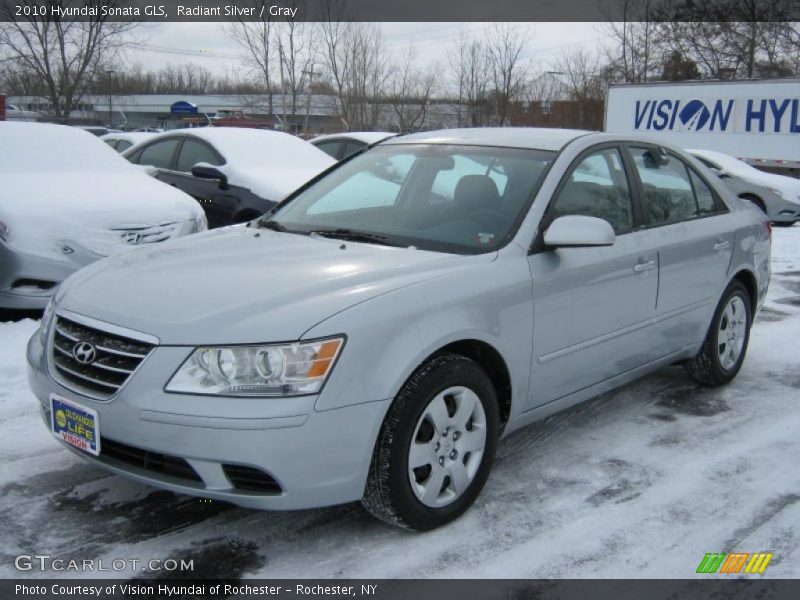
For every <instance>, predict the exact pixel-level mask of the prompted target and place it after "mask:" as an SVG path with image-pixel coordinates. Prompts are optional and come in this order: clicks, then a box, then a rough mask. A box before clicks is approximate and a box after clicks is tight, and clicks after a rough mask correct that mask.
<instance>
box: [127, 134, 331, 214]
mask: <svg viewBox="0 0 800 600" xmlns="http://www.w3.org/2000/svg"><path fill="white" fill-rule="evenodd" d="M123 156H124V157H125V158H127V159H128V160H129V161H131V162H132V163H135V164H138V165H150V166H152V167H155V169H156V175H155V177H156V178H157V179H159V180H161V181H163V182H165V183H168V184H170V185H173V186H175V187H177V188H179V189H181V190H183V191H184V192H186V193H187V194H189V195H190V196H192V197H194V198H195V199H196V200H197V201H198V202H200V205H201V206H202V207H203V210H205V212H206V216H207V218H208V226H209V228H213V227H222V226H225V225H231V224H234V223H243V222H245V221H249V220H251V219H254V218H256V217H258V216H259V215H262V214H263V213H265V212H266V211H268V210H269V209H270V208H272V207H273V206H275V204H277V203H278V202H280V201H281V200H283V199H284V198H285V197H286V196H287V195H289V193H291V192H293V191H294V190H295V189H297V188H298V187H300V186H301V185H302V184H304V183H305V182H306V181H308V180H309V179H311V178H312V177H314V176H316V175H317V174H318V173H320V172H322V171H323V170H325V169H326V168H328V167H329V166H331V165H332V164H334V160H333V159H331V158H330V157H329V156H327V155H326V154H325V153H324V152H322V151H320V150H317V149H316V148H315V147H314V146H312V145H311V144H309V143H308V142H304V141H303V140H301V139H299V138H296V137H294V136H291V135H288V134H285V133H280V132H276V131H266V130H259V129H239V128H235V127H204V128H199V129H189V130H181V131H171V132H166V133H163V134H159V135H156V136H153V137H152V138H150V139H148V140H147V141H146V142H143V143H141V144H138V145H136V146H134V147H133V148H130V149H129V150H127V151H126V152H125V153H124V154H123Z"/></svg>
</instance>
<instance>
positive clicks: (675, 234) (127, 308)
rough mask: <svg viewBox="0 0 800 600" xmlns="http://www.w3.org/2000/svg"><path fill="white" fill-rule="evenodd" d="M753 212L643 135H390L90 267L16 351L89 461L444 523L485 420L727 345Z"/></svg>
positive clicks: (181, 486)
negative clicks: (221, 213) (272, 195)
mask: <svg viewBox="0 0 800 600" xmlns="http://www.w3.org/2000/svg"><path fill="white" fill-rule="evenodd" d="M769 257H770V231H769V226H768V223H767V221H766V217H765V216H764V215H763V214H762V213H761V212H760V211H758V210H757V209H755V208H754V207H753V206H751V205H750V204H749V203H746V202H744V201H741V200H739V199H737V198H733V197H731V196H730V195H728V193H727V192H725V191H724V189H723V188H721V187H720V186H719V184H718V183H717V181H716V178H715V177H713V176H712V175H711V174H710V173H709V172H708V171H706V170H705V167H703V166H702V165H701V164H700V163H698V162H696V161H695V159H693V158H692V157H690V156H688V155H687V154H685V153H683V152H682V151H679V150H677V149H673V148H669V147H666V148H665V147H661V146H656V145H654V144H652V143H649V142H647V141H646V140H643V139H636V138H623V137H619V136H613V135H608V134H600V133H588V132H582V131H565V130H536V129H476V130H454V131H439V132H432V133H423V134H414V135H408V136H402V137H397V138H394V139H391V140H388V141H385V142H383V143H381V144H379V145H378V146H375V147H372V148H370V149H368V150H366V151H363V152H360V153H358V154H356V155H355V156H353V157H352V158H350V159H348V160H346V161H344V162H342V163H340V164H339V165H337V166H336V167H334V168H333V169H332V170H329V171H328V172H327V173H326V174H324V175H323V176H321V177H320V178H318V179H317V180H315V181H312V182H311V183H310V184H308V185H306V186H305V187H304V188H301V189H300V190H298V191H297V192H296V193H295V194H293V195H292V196H291V197H290V198H288V199H287V200H286V201H284V202H283V203H282V204H280V205H279V206H278V207H277V208H276V209H275V210H274V211H273V212H272V213H270V214H268V215H266V216H264V217H262V218H261V219H260V220H259V221H253V222H252V223H250V224H249V225H248V226H247V227H236V228H228V229H222V230H217V231H213V232H208V233H203V234H200V235H196V236H192V237H191V238H187V239H185V240H176V241H174V242H170V243H168V244H165V245H161V246H160V247H157V248H156V247H154V248H142V249H140V250H136V251H134V252H132V253H128V254H125V255H122V256H118V257H113V258H109V259H106V260H104V261H101V262H100V263H97V264H94V265H92V266H89V267H87V268H85V269H84V270H82V271H80V272H78V273H77V274H75V275H74V276H72V277H71V278H70V279H68V280H67V281H66V282H65V283H64V284H63V285H62V286H61V288H60V289H59V290H58V292H57V293H56V295H55V297H54V299H53V302H52V303H51V305H50V306H49V307H48V309H47V311H46V314H45V316H44V318H43V320H42V327H41V329H40V330H39V331H38V332H37V333H36V335H34V337H33V338H32V339H31V341H30V343H29V346H28V360H29V362H30V372H29V373H30V384H31V386H32V388H33V390H34V391H35V393H36V395H37V397H38V399H39V401H40V402H41V407H42V415H43V417H44V421H45V423H46V424H47V427H48V428H50V429H51V431H52V432H53V433H54V434H55V435H56V436H57V437H58V438H59V439H60V440H62V441H63V442H64V444H65V445H66V446H67V447H69V448H71V449H73V450H74V451H75V452H77V453H78V454H80V455H81V456H83V457H85V458H86V459H89V460H92V461H95V462H96V463H97V464H98V465H101V466H103V467H105V468H107V469H109V470H110V471H113V472H115V473H119V474H121V475H125V476H127V477H131V478H133V479H136V480H139V481H142V482H145V483H149V484H152V485H154V486H157V487H161V488H165V489H169V490H174V491H176V492H182V493H187V494H195V495H198V496H204V497H208V498H214V499H219V500H227V501H230V502H234V503H236V504H239V505H242V506H247V507H252V508H262V509H297V508H307V507H318V506H326V505H332V504H338V503H344V502H350V501H354V500H361V501H362V502H363V504H364V506H366V508H367V509H368V510H369V511H370V512H372V513H373V514H374V515H376V516H377V517H379V518H381V519H384V520H385V521H388V522H390V523H394V524H397V525H401V526H404V527H408V528H412V529H430V528H433V527H436V526H439V525H441V524H443V523H446V522H448V521H450V520H451V519H454V518H455V517H457V516H458V515H459V514H461V513H462V512H463V511H464V510H466V509H467V508H468V507H469V506H470V504H471V503H472V502H474V501H475V499H476V497H477V496H478V494H479V492H480V490H481V488H482V487H483V485H484V483H485V482H486V479H487V476H488V474H489V470H490V468H491V466H492V460H493V457H494V454H495V449H496V447H497V442H498V439H499V438H500V437H502V436H504V435H507V434H508V433H509V432H511V431H513V430H515V429H517V428H519V427H521V426H523V425H525V424H527V423H530V422H532V421H534V420H536V419H540V418H542V417H544V416H546V415H548V414H551V413H553V412H555V411H558V410H561V409H563V408H565V407H567V406H570V405H572V404H575V403H576V402H580V401H582V400H584V399H586V398H589V397H591V396H595V395H597V394H599V393H601V392H604V391H606V390H609V389H611V388H614V387H617V386H619V385H622V384H624V383H626V382H628V381H631V380H632V379H634V378H637V377H640V376H642V375H644V374H645V373H648V372H650V371H653V370H654V369H658V368H660V367H663V366H665V365H670V364H673V363H676V362H683V363H684V364H685V366H686V371H687V372H688V374H689V375H691V376H693V377H694V378H695V379H697V380H699V381H700V382H701V383H703V384H706V385H720V384H724V383H726V382H728V381H730V380H731V379H732V378H733V377H734V376H735V375H736V373H737V372H738V371H739V368H740V367H741V365H742V361H743V359H744V356H745V352H746V349H747V342H748V336H749V331H750V325H751V323H752V322H753V318H754V316H755V314H756V311H757V309H758V307H759V306H760V305H761V303H762V302H763V299H764V296H765V294H766V288H767V284H768V281H769V275H770V272H769Z"/></svg>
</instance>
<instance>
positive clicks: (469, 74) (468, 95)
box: [449, 33, 491, 127]
mask: <svg viewBox="0 0 800 600" xmlns="http://www.w3.org/2000/svg"><path fill="white" fill-rule="evenodd" d="M449 62H450V68H451V71H452V73H453V82H454V84H455V87H456V96H457V99H458V105H459V114H458V124H459V126H462V125H466V126H472V127H478V126H481V125H485V124H486V121H487V99H488V92H489V87H490V84H491V70H490V68H489V64H488V60H487V58H486V48H485V46H484V45H483V44H482V43H481V42H480V41H479V40H475V39H471V38H470V37H468V36H467V35H465V34H463V33H462V34H461V35H460V36H459V38H458V41H457V42H456V45H455V47H454V48H453V49H452V50H451V52H450V55H449ZM461 106H464V109H465V111H466V114H463V115H462V113H461Z"/></svg>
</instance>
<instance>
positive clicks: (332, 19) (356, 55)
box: [319, 0, 388, 131]
mask: <svg viewBox="0 0 800 600" xmlns="http://www.w3.org/2000/svg"><path fill="white" fill-rule="evenodd" d="M322 19H323V20H322V22H321V23H320V30H319V40H320V41H319V45H320V46H321V54H322V56H321V57H320V62H321V64H322V67H323V69H324V74H325V76H326V77H327V79H328V82H329V84H330V85H331V86H332V88H333V89H334V106H333V108H334V110H335V112H336V114H337V116H338V117H339V118H340V119H341V120H342V122H343V124H344V126H345V128H346V129H348V130H350V131H353V130H357V129H363V128H370V129H371V128H374V127H375V125H376V124H377V121H378V115H379V111H380V100H381V97H382V95H383V92H384V86H385V84H386V80H387V76H388V66H387V60H386V55H385V52H384V51H383V39H382V36H381V33H380V30H379V29H378V28H377V27H376V26H374V25H371V24H366V23H354V22H352V21H349V20H348V19H347V13H346V11H345V6H344V2H342V0H331V1H330V2H326V3H324V4H323V5H322Z"/></svg>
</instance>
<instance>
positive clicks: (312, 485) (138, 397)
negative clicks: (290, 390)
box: [27, 332, 389, 510]
mask: <svg viewBox="0 0 800 600" xmlns="http://www.w3.org/2000/svg"><path fill="white" fill-rule="evenodd" d="M189 352H190V349H187V348H175V347H166V346H163V347H157V348H156V349H155V350H153V352H152V353H151V354H150V356H148V358H147V359H145V362H146V364H143V365H142V369H141V370H140V371H139V372H137V373H136V374H135V375H134V376H133V377H132V378H131V380H130V381H128V382H127V384H126V385H125V386H124V387H123V388H122V390H120V392H119V393H118V394H117V395H116V396H115V397H113V398H112V399H111V400H108V401H98V400H94V399H91V398H89V397H86V396H83V395H81V394H78V393H75V392H73V391H71V390H70V389H67V388H66V387H64V386H63V385H61V384H60V383H58V382H57V381H56V380H54V379H53V377H52V376H51V375H50V374H49V372H48V368H47V355H46V354H47V353H46V351H45V349H44V348H43V346H42V344H41V341H40V337H39V334H38V332H37V334H35V335H34V336H33V337H32V338H31V340H30V342H29V343H28V351H27V354H28V379H29V383H30V386H31V389H32V390H33V392H34V394H35V395H36V397H37V398H38V400H39V402H40V404H41V410H42V417H43V419H44V420H45V422H46V424H47V426H48V427H49V420H50V417H49V410H50V394H58V395H60V396H62V397H64V398H66V399H68V400H72V401H73V402H76V403H78V404H81V405H83V406H87V407H90V408H92V409H94V410H96V411H97V412H98V416H99V429H100V440H101V455H100V456H99V457H94V456H92V455H90V454H87V453H84V452H82V451H79V450H74V452H76V453H77V454H78V455H80V456H81V457H82V458H84V459H85V460H88V461H90V462H94V463H95V464H97V465H98V466H101V467H103V468H105V469H107V470H109V471H111V472H114V473H117V474H119V475H123V476H125V477H127V478H130V479H134V480H137V481H140V482H142V483H146V484H149V485H152V486H154V487H158V488H162V489H167V490H171V491H174V492H179V493H184V494H190V495H195V496H202V497H206V498H213V499H216V500H223V501H227V502H232V503H234V504H238V505H240V506H244V507H248V508H256V509H271V510H290V509H304V508H314V507H321V506H330V505H334V504H342V503H346V502H351V501H354V500H359V499H360V498H361V497H362V496H363V493H364V487H365V485H366V479H367V473H368V468H369V463H370V460H371V458H372V451H373V448H374V443H375V439H376V438H377V435H378V430H379V428H380V426H381V423H382V421H383V417H384V414H385V411H386V410H387V408H388V404H389V401H388V400H387V401H377V402H365V403H362V404H356V405H353V406H348V407H344V408H339V409H335V410H329V411H316V410H315V409H314V405H315V404H316V401H317V399H318V397H317V396H305V397H297V398H219V397H206V396H193V395H184V394H167V393H165V392H163V391H162V390H163V385H164V383H165V382H166V381H167V380H168V379H169V377H170V376H171V374H172V372H173V370H174V367H175V365H177V364H180V363H181V362H182V360H183V359H184V358H185V357H186V356H187V355H188V353H189ZM104 439H108V440H113V442H114V443H116V444H123V445H125V446H127V447H132V448H135V449H137V450H141V451H148V452H150V453H155V454H156V455H158V456H162V455H166V456H167V457H169V458H170V459H179V460H181V461H186V463H188V465H189V466H190V467H191V469H192V470H193V471H194V472H195V473H196V475H197V478H196V479H194V480H192V479H188V478H185V477H176V476H175V475H174V473H173V474H168V473H164V472H156V471H153V470H152V468H145V465H144V464H139V465H138V466H137V465H134V464H131V463H130V462H122V461H120V460H118V459H116V458H114V455H105V454H104V453H103V452H102V442H103V440H104ZM65 445H66V444H65ZM67 447H68V448H70V449H72V447H71V446H67ZM159 460H160V459H159ZM223 465H237V466H240V467H247V468H251V469H253V468H254V469H258V470H259V471H261V472H263V473H265V474H266V475H268V476H269V477H270V478H272V479H273V480H274V481H275V482H277V484H278V486H279V488H278V489H277V490H275V491H269V492H266V491H252V490H247V489H241V487H238V486H237V485H236V484H235V483H234V480H233V479H232V478H231V477H230V476H229V471H226V468H227V467H224V466H223Z"/></svg>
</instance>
